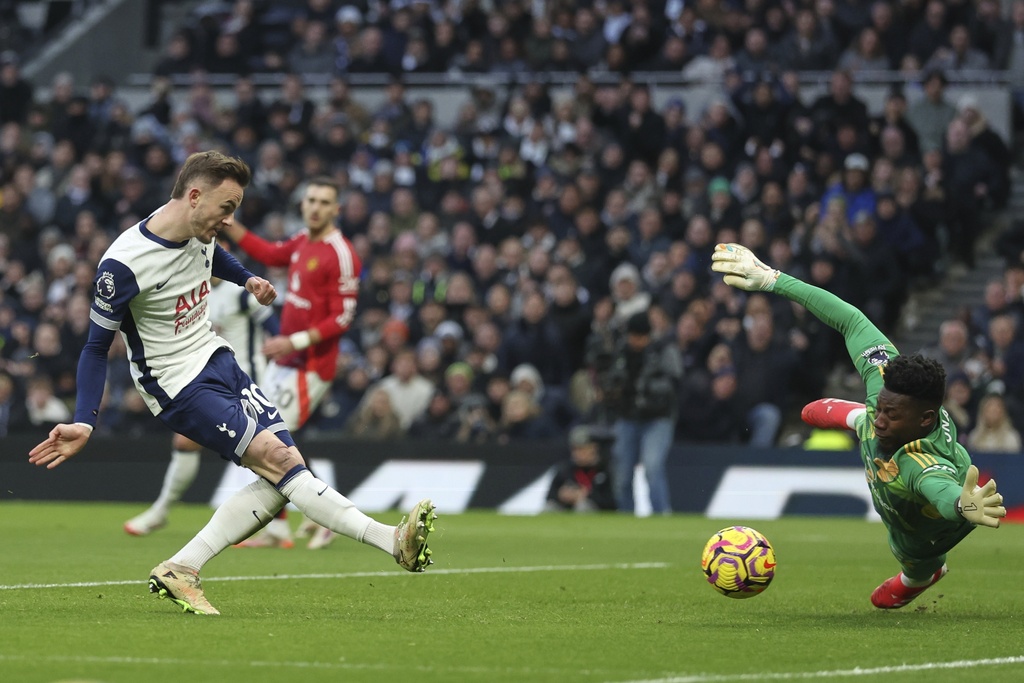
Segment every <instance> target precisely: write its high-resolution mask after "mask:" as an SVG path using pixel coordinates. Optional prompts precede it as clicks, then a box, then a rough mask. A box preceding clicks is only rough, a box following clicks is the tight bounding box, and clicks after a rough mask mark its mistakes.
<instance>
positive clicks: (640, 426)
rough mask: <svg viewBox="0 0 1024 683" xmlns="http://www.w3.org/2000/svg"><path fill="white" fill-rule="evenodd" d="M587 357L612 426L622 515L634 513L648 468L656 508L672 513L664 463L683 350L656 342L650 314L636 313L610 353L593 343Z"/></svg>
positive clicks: (617, 498)
mask: <svg viewBox="0 0 1024 683" xmlns="http://www.w3.org/2000/svg"><path fill="white" fill-rule="evenodd" d="M594 341H595V342H597V343H595V344H593V345H592V347H591V348H590V349H589V352H588V354H587V361H588V366H589V367H590V369H591V370H592V371H593V372H594V375H595V379H596V384H597V387H596V388H597V397H598V402H599V404H600V405H599V407H600V409H601V412H602V413H604V416H605V417H606V418H607V419H608V420H610V421H612V433H613V434H614V435H615V443H614V444H613V446H612V485H613V487H614V490H615V502H616V506H617V507H618V509H619V510H621V511H623V512H633V511H634V507H635V505H634V500H633V475H634V472H635V470H636V466H637V465H638V464H642V465H643V466H644V472H645V475H646V477H647V485H648V488H649V489H650V496H651V508H652V510H653V511H654V512H655V513H657V514H667V513H670V512H671V511H672V504H671V501H670V499H669V487H668V480H667V477H666V473H665V461H666V460H667V458H668V451H669V448H670V447H671V446H672V436H673V433H674V431H675V422H676V416H677V407H678V406H677V400H678V399H677V395H678V390H679V382H680V380H681V379H682V375H683V362H682V358H681V357H680V354H679V349H678V348H677V347H676V346H675V345H674V344H672V343H671V342H670V341H669V340H667V339H663V340H657V341H654V340H652V339H651V321H650V319H649V318H648V315H647V312H646V311H643V312H640V313H634V314H633V315H631V316H630V317H629V318H628V320H627V321H626V325H625V330H624V334H622V335H621V336H620V337H619V338H617V339H616V340H615V341H614V342H613V344H614V346H612V347H609V346H608V345H607V343H601V342H600V340H594Z"/></svg>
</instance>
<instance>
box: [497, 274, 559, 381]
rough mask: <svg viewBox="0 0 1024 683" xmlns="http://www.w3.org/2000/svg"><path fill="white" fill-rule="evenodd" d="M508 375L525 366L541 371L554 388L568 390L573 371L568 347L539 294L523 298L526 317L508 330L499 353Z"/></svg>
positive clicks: (523, 313)
mask: <svg viewBox="0 0 1024 683" xmlns="http://www.w3.org/2000/svg"><path fill="white" fill-rule="evenodd" d="M498 358H499V367H500V368H501V369H502V370H503V371H505V372H511V371H512V369H513V368H515V367H517V366H518V365H520V364H522V363H529V364H530V365H532V366H533V367H535V368H537V370H538V371H539V373H540V376H541V379H542V380H543V381H544V383H545V384H547V385H551V386H565V385H566V383H567V382H568V380H569V375H570V374H571V371H570V369H569V364H568V360H567V358H566V351H565V343H564V342H563V341H562V336H561V333H560V332H559V330H558V326H557V325H556V324H555V323H554V321H552V320H551V319H550V317H549V316H548V304H547V301H546V300H545V299H544V295H543V294H542V293H540V292H539V291H533V292H530V293H527V294H526V295H525V296H524V298H523V304H522V313H521V315H520V316H519V317H518V318H516V319H515V320H514V321H513V322H512V323H511V324H510V325H509V326H508V327H506V328H505V330H504V335H503V339H502V345H501V349H500V351H499V353H498Z"/></svg>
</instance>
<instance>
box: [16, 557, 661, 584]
mask: <svg viewBox="0 0 1024 683" xmlns="http://www.w3.org/2000/svg"><path fill="white" fill-rule="evenodd" d="M668 566H669V564H668V563H667V562H630V563H616V564H576V565H543V566H538V567H467V568H465V569H431V570H429V571H428V572H427V575H437V574H450V575H459V574H525V573H529V572H565V571H571V572H579V571H601V570H606V569H664V568H665V567H668ZM406 575H407V574H405V573H402V572H387V571H375V572H348V573H345V574H273V575H268V576H204V577H203V581H204V582H210V581H292V580H295V579H360V578H366V577H368V576H372V577H379V578H387V577H390V576H406ZM144 583H146V581H144V580H138V579H133V580H130V581H77V582H74V583H16V584H9V585H6V586H4V585H0V591H14V590H26V589H32V588H95V587H97V586H133V585H137V584H144Z"/></svg>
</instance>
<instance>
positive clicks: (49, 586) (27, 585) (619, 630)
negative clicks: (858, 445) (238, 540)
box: [0, 503, 1024, 683]
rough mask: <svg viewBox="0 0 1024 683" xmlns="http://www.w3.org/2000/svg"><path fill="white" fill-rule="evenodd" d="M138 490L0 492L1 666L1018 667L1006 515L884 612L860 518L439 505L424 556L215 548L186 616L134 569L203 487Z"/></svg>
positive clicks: (490, 682)
mask: <svg viewBox="0 0 1024 683" xmlns="http://www.w3.org/2000/svg"><path fill="white" fill-rule="evenodd" d="M142 507H143V506H141V505H139V506H128V505H112V504H111V505H87V504H41V503H39V504H29V503H2V504H0V539H2V543H3V545H2V549H0V681H4V682H5V683H37V682H40V683H41V682H46V683H51V682H54V681H68V680H76V681H81V680H86V681H103V682H105V683H120V682H131V683H137V682H139V681H144V682H146V683H162V682H165V681H166V682H167V683H185V682H190V681H223V682H225V683H233V682H235V681H238V682H240V683H255V682H257V681H275V682H281V681H285V682H287V681H302V683H317V682H320V681H325V682H326V681H345V682H346V683H362V682H374V683H376V682H377V681H399V680H402V681H411V680H415V681H438V682H446V683H447V682H455V683H476V682H480V683H484V682H486V683H501V682H505V681H509V682H511V681H516V682H529V683H544V682H549V681H550V682H552V683H572V682H575V681H580V682H583V683H635V682H639V681H643V682H645V683H683V682H690V683H722V682H726V681H771V680H801V681H805V680H829V681H831V680H856V681H891V680H899V681H900V682H901V683H915V682H922V683H923V682H925V681H927V682H928V683H937V682H939V683H941V682H943V681H957V682H958V683H959V682H961V681H963V680H965V679H967V678H971V679H975V678H977V679H979V680H1024V617H1022V616H1021V615H1022V614H1024V589H1022V586H1024V526H1019V525H1004V526H1003V528H1002V529H999V530H998V531H990V530H988V529H979V530H977V531H975V533H974V534H972V535H971V536H970V537H969V538H968V539H967V540H966V541H964V542H963V543H961V545H960V547H958V548H957V549H956V550H954V551H953V553H952V554H951V555H950V561H949V564H950V567H951V571H950V574H949V575H948V576H947V577H946V578H945V579H943V581H942V582H941V583H940V584H938V585H937V586H936V587H934V588H932V589H931V590H929V591H928V592H927V593H925V594H924V595H923V596H922V597H921V598H919V599H918V601H917V602H915V603H913V604H911V605H910V606H909V607H907V608H905V609H903V610H895V611H891V612H883V611H880V610H876V609H875V608H873V607H872V606H871V604H870V603H869V601H868V596H869V594H870V593H871V591H872V590H873V589H874V588H875V586H876V585H877V584H878V583H879V582H880V581H881V580H883V579H885V578H886V577H888V576H890V575H892V574H893V573H895V570H896V568H895V564H894V561H893V560H892V558H891V557H890V555H889V551H888V548H887V546H886V543H885V536H884V533H885V532H884V529H883V527H882V526H881V525H880V524H872V523H868V522H865V521H861V520H855V519H846V518H844V519H840V518H832V519H829V518H801V517H793V518H786V519H782V520H775V521H750V520H742V519H736V520H708V519H704V518H701V517H696V516H681V515H676V516H669V517H652V518H647V519H635V518H631V517H627V516H540V517H504V516H499V515H496V514H493V513H489V512H471V513H467V514H461V515H445V514H444V510H440V511H439V513H440V514H441V517H440V519H438V521H437V531H436V533H435V534H434V535H433V536H432V537H431V547H432V548H433V549H434V558H435V560H436V564H435V565H434V566H433V567H431V569H430V570H428V572H427V573H425V574H418V575H412V574H408V573H406V572H403V571H401V570H400V569H399V568H398V567H397V565H395V564H394V563H393V562H392V560H391V559H390V558H389V557H387V556H385V555H383V554H381V553H379V552H378V551H375V550H373V549H371V548H369V547H366V546H362V545H360V544H357V543H354V542H352V541H350V540H348V539H338V540H336V541H335V543H334V544H333V545H332V546H330V547H329V548H327V549H325V550H322V551H317V552H313V551H308V550H306V549H305V548H303V547H301V546H297V547H296V548H295V549H292V550H254V549H237V548H231V549H228V550H227V551H225V552H224V553H222V554H221V555H220V556H219V557H217V558H215V559H214V560H213V561H212V562H211V563H210V564H209V565H208V566H207V568H206V570H205V571H204V573H203V576H204V585H205V588H206V592H207V596H208V597H209V599H210V601H211V602H212V603H213V604H214V605H215V606H217V607H218V608H219V609H220V610H221V612H222V613H223V614H222V616H220V617H200V616H196V615H189V614H181V613H178V612H177V611H176V610H175V609H174V606H173V605H172V604H171V603H169V602H167V601H160V600H158V599H157V598H156V597H155V596H153V595H150V594H149V593H148V592H147V588H146V579H147V577H148V571H149V569H150V568H151V567H152V566H154V565H155V564H157V563H158V562H159V561H161V560H163V559H165V558H166V557H168V556H170V555H171V554H172V553H173V552H174V551H176V550H177V549H178V548H179V547H180V546H181V545H183V544H184V543H185V541H187V540H188V539H189V538H190V537H191V535H192V534H193V533H194V532H195V531H196V530H197V529H198V528H200V526H201V525H202V524H203V523H205V521H206V520H207V518H208V517H209V514H210V510H209V508H207V507H205V506H198V505H192V506H190V505H185V506H180V507H178V508H176V509H175V512H174V514H173V516H172V519H171V524H170V526H168V527H167V528H166V529H164V530H162V531H160V532H158V533H156V534H153V535H151V536H149V537H146V538H132V537H129V536H127V535H125V534H124V532H123V531H122V530H121V523H122V522H123V520H125V519H127V518H128V517H130V516H131V515H132V514H135V513H136V512H138V511H139V510H140V509H141V508H142ZM376 516H377V517H378V518H379V519H381V520H382V521H387V522H390V523H394V522H397V521H398V518H399V517H400V514H399V513H397V512H396V513H390V514H381V515H376ZM293 523H294V518H293ZM731 523H738V524H748V525H750V526H753V527H754V528H756V529H758V530H760V531H761V532H762V533H764V534H765V535H766V536H767V537H768V538H769V539H770V540H771V542H772V544H773V545H774V547H775V550H776V553H777V555H778V563H779V564H778V573H777V574H776V578H775V581H774V583H773V584H772V585H771V586H770V587H769V588H768V590H767V591H766V592H764V593H763V594H761V595H760V596H757V597H754V598H750V599H747V600H731V599H728V598H725V597H723V596H721V595H719V594H718V593H716V592H715V591H714V590H713V589H712V588H711V587H710V586H709V585H707V583H706V582H705V580H704V577H703V575H702V573H701V571H700V566H699V561H700V552H701V549H702V548H703V546H704V542H705V541H706V540H707V538H708V537H709V536H710V535H711V534H712V533H713V532H715V531H717V530H718V529H719V528H721V527H723V526H726V525H728V524H731ZM75 584H79V585H75Z"/></svg>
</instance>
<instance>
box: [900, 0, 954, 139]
mask: <svg viewBox="0 0 1024 683" xmlns="http://www.w3.org/2000/svg"><path fill="white" fill-rule="evenodd" d="M933 4H935V3H934V2H930V3H928V6H929V8H930V7H931V6H932V5H933ZM939 4H941V3H939ZM947 83H948V81H947V80H946V74H945V73H943V72H942V71H940V70H933V71H929V72H927V73H926V74H925V76H924V80H923V83H922V85H923V88H924V97H923V98H921V99H920V100H918V101H917V102H915V103H914V104H912V105H911V106H910V108H909V109H908V110H907V121H908V122H909V123H910V125H911V126H913V128H914V132H915V133H917V137H918V140H919V141H920V146H921V152H922V153H925V152H929V151H932V150H936V149H941V148H942V142H943V137H944V136H945V134H946V128H948V127H949V123H950V121H952V120H953V119H954V118H956V108H955V107H954V106H953V105H952V104H950V103H949V102H948V101H946V84H947Z"/></svg>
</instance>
